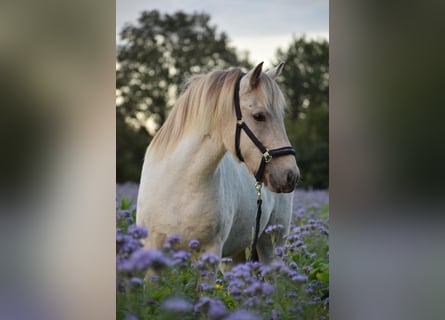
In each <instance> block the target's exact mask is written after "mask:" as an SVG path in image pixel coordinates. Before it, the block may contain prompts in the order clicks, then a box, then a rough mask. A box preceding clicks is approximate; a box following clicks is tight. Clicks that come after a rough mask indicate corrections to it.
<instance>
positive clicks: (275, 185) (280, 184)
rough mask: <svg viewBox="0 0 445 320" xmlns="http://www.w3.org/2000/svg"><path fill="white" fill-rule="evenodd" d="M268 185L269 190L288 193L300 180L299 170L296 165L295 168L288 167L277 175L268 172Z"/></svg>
mask: <svg viewBox="0 0 445 320" xmlns="http://www.w3.org/2000/svg"><path fill="white" fill-rule="evenodd" d="M268 178H269V179H268V182H269V183H268V187H269V189H270V190H271V191H273V192H277V193H289V192H292V191H294V189H295V186H296V185H297V183H298V181H299V180H300V171H299V170H298V167H297V168H295V169H288V170H286V171H285V172H284V173H283V174H280V175H279V177H275V176H274V175H273V174H270V175H269V177H268Z"/></svg>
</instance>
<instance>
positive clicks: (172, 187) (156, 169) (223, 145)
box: [136, 63, 300, 264]
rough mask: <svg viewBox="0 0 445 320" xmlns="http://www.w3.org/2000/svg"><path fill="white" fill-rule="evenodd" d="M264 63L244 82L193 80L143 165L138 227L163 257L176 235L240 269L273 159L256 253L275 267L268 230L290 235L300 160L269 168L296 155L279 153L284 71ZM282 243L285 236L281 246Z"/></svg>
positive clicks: (219, 76)
mask: <svg viewBox="0 0 445 320" xmlns="http://www.w3.org/2000/svg"><path fill="white" fill-rule="evenodd" d="M262 65H263V63H260V64H258V65H257V66H256V67H255V68H253V69H251V70H250V71H249V72H247V73H246V74H243V73H242V72H241V70H240V69H239V68H233V69H229V70H224V71H213V72H211V73H208V74H202V75H197V76H193V77H191V78H190V79H189V80H188V82H186V85H185V89H184V91H183V92H182V94H181V95H180V97H179V98H178V99H177V101H176V102H175V104H174V106H173V108H172V110H171V112H170V114H169V116H168V117H167V120H166V121H165V123H164V124H163V125H162V127H161V128H160V129H159V130H158V132H157V134H156V135H155V136H154V138H153V140H152V142H151V143H150V145H149V146H148V148H147V151H146V154H145V159H144V162H143V167H142V173H141V180H140V189H139V194H138V199H137V211H136V212H137V213H136V223H137V224H138V225H140V226H143V227H145V228H147V229H148V231H149V235H148V237H147V238H146V239H145V241H144V243H143V245H144V247H145V248H151V249H160V248H162V247H163V245H164V243H165V241H166V240H167V239H168V238H169V237H171V236H173V235H175V236H179V237H180V238H181V239H182V241H183V243H187V241H189V240H192V239H196V240H198V241H199V243H200V246H201V252H208V253H213V254H215V255H216V256H217V257H219V258H220V259H221V258H222V257H230V258H231V259H232V261H233V262H232V263H233V264H236V263H241V262H245V260H246V257H245V250H246V248H248V247H249V245H250V244H251V242H252V227H253V226H254V225H255V212H256V211H257V192H255V188H254V187H255V182H256V181H255V178H254V175H255V173H256V172H257V171H256V170H257V168H258V164H259V163H260V162H261V161H263V159H266V160H265V161H263V162H265V163H266V162H267V165H265V166H264V168H263V170H262V171H263V172H262V177H260V183H263V184H264V186H265V188H264V189H263V191H262V201H263V204H262V215H261V220H260V222H259V232H258V241H257V251H258V259H259V261H261V262H263V263H266V264H267V263H270V262H271V261H272V260H273V259H274V252H273V248H274V244H273V243H272V241H271V238H270V237H269V236H268V235H267V234H266V233H265V232H264V230H265V229H266V228H267V227H268V226H271V225H282V226H283V227H284V228H283V229H282V230H281V232H282V234H285V233H287V232H288V231H289V226H290V220H291V215H292V202H293V198H292V197H293V196H292V193H293V190H294V189H295V185H296V183H297V180H298V179H299V175H300V172H299V169H298V166H297V162H296V159H295V157H294V155H293V154H284V155H282V156H280V157H274V158H273V160H272V161H270V160H271V158H272V156H270V155H269V154H267V151H268V150H272V149H274V148H279V150H280V149H286V148H287V149H289V148H290V147H285V148H280V147H283V146H289V145H290V143H289V139H288V137H287V135H286V130H285V127H284V122H283V117H284V110H285V106H286V104H285V99H284V96H283V94H282V92H281V90H280V88H279V86H278V84H277V83H276V81H275V80H276V78H277V77H278V76H279V74H280V73H281V71H282V68H283V63H281V64H280V65H278V66H277V67H275V68H272V69H271V70H268V71H266V72H263V71H262ZM235 87H237V88H235ZM236 90H238V92H237V91H236ZM237 95H238V96H237ZM234 96H236V97H237V98H238V105H239V106H238V108H239V109H240V110H239V112H238V111H236V110H235V107H236V106H234ZM235 100H236V98H235ZM238 113H240V114H242V118H241V119H239V115H237V114H238ZM237 116H238V117H237ZM240 123H241V124H243V125H245V126H246V127H248V128H250V130H249V131H250V132H251V133H252V134H253V135H254V136H255V138H256V139H257V141H258V142H260V144H261V145H262V146H264V147H263V148H264V149H265V150H267V151H265V154H267V155H268V156H269V157H270V158H265V155H264V154H262V152H259V150H258V148H259V146H258V145H256V142H255V141H253V140H252V138H250V139H249V137H248V136H247V132H245V133H243V132H242V130H239V131H240V132H236V131H238V129H237V130H235V127H237V125H238V124H240ZM236 136H238V137H236ZM235 140H237V142H236V143H234V141H235ZM254 142H255V143H254ZM235 144H237V145H236V146H235ZM277 150H278V149H277ZM292 150H293V149H292ZM241 154H242V156H241ZM240 157H241V159H240ZM267 160H269V161H267ZM257 180H258V179H257ZM257 182H258V181H257ZM283 242H284V240H283V239H282V237H278V242H277V243H276V244H275V245H278V246H280V245H283Z"/></svg>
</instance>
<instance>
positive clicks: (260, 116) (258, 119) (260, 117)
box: [253, 112, 266, 122]
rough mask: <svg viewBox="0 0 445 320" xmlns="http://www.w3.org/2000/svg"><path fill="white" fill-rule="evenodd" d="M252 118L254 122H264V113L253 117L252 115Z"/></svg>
mask: <svg viewBox="0 0 445 320" xmlns="http://www.w3.org/2000/svg"><path fill="white" fill-rule="evenodd" d="M253 118H254V119H255V120H256V121H261V122H262V121H266V116H265V115H264V113H261V112H258V113H255V114H254V115H253Z"/></svg>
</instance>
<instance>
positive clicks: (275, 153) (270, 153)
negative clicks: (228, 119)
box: [234, 73, 295, 261]
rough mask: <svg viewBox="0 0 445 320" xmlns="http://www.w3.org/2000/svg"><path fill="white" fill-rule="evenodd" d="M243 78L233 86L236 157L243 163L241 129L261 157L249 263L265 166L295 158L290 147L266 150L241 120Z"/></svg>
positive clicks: (257, 227) (253, 252) (257, 226)
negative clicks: (278, 158) (240, 88)
mask: <svg viewBox="0 0 445 320" xmlns="http://www.w3.org/2000/svg"><path fill="white" fill-rule="evenodd" d="M243 76H244V73H241V75H240V76H239V77H238V80H237V81H236V84H235V92H234V102H235V113H236V131H235V150H236V155H237V157H238V159H239V160H240V161H241V162H244V158H243V156H242V155H241V149H240V138H241V129H243V130H244V132H245V133H246V134H247V136H248V137H249V138H250V140H252V142H253V143H254V144H255V145H256V146H257V148H258V149H260V151H261V154H262V157H261V163H260V166H259V167H258V170H257V172H256V173H255V179H256V185H255V188H256V191H257V215H256V222H255V233H254V236H253V241H252V247H251V252H250V257H249V259H248V260H249V261H252V260H253V261H258V252H257V249H256V243H257V240H258V235H259V232H260V221H261V204H262V203H263V200H262V199H261V188H262V182H263V175H264V170H265V169H266V164H268V163H269V162H270V161H272V159H273V158H274V157H275V158H276V157H282V156H286V155H293V156H295V149H294V148H293V147H291V146H288V147H282V148H277V149H272V150H268V149H267V148H266V147H265V146H264V145H263V144H262V143H261V142H260V140H258V138H257V137H256V136H255V135H254V134H253V132H252V130H250V129H249V127H248V126H247V124H246V123H245V122H244V120H243V115H242V114H241V107H240V103H239V86H240V82H241V78H242V77H243Z"/></svg>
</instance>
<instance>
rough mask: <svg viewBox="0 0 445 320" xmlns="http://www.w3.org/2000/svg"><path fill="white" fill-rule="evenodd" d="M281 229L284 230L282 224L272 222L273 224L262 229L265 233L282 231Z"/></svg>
mask: <svg viewBox="0 0 445 320" xmlns="http://www.w3.org/2000/svg"><path fill="white" fill-rule="evenodd" d="M282 230H284V226H283V225H282V224H274V225H271V226H268V227H267V228H266V230H264V232H265V233H266V234H270V233H272V232H279V231H282Z"/></svg>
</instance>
